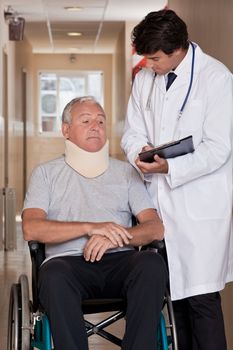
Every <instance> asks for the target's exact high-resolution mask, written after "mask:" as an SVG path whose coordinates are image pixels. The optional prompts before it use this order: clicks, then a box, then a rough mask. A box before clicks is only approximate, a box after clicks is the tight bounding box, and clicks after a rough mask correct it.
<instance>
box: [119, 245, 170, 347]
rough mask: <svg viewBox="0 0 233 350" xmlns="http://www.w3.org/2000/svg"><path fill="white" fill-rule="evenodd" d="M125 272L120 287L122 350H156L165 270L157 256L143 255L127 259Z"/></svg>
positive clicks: (165, 276)
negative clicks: (123, 322) (123, 328)
mask: <svg viewBox="0 0 233 350" xmlns="http://www.w3.org/2000/svg"><path fill="white" fill-rule="evenodd" d="M128 269H129V274H128V276H127V278H126V280H125V282H124V287H123V292H124V294H125V295H126V298H127V312H126V332H125V336H124V338H123V342H122V350H142V349H143V350H155V349H156V348H157V346H156V338H157V328H158V324H159V318H160V312H161V309H162V304H163V300H164V294H165V289H166V284H167V270H166V266H165V263H164V261H163V259H162V258H161V257H160V256H159V255H158V254H155V253H154V252H146V251H144V252H139V253H136V254H134V255H133V256H132V257H131V258H130V260H129V261H128Z"/></svg>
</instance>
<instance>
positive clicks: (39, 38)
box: [2, 0, 167, 53]
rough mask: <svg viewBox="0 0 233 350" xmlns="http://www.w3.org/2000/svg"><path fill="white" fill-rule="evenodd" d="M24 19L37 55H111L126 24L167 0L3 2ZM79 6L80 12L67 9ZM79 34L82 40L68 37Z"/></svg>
mask: <svg viewBox="0 0 233 350" xmlns="http://www.w3.org/2000/svg"><path fill="white" fill-rule="evenodd" d="M2 2H3V4H4V9H5V10H7V8H8V6H11V8H12V9H13V10H14V11H15V12H16V13H17V14H18V15H19V16H21V17H24V18H25V32H24V33H25V37H26V38H27V40H28V41H29V42H30V44H31V45H32V48H33V52H34V53H112V52H113V51H114V46H115V43H116V40H117V36H118V34H119V32H120V30H121V29H122V28H123V24H124V22H125V21H130V22H139V21H140V20H141V19H142V18H143V17H144V16H145V15H146V14H147V13H149V12H151V11H157V10H160V9H162V8H164V7H165V6H166V3H167V0H34V1H33V0H2ZM69 6H76V7H77V6H78V7H81V10H79V11H70V10H69V11H68V10H66V9H65V7H69ZM68 32H79V33H81V34H82V35H81V36H68V35H67V33H68Z"/></svg>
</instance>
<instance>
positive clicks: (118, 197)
mask: <svg viewBox="0 0 233 350" xmlns="http://www.w3.org/2000/svg"><path fill="white" fill-rule="evenodd" d="M26 208H40V209H43V210H44V211H45V212H46V213H47V217H48V219H49V220H58V221H81V222H104V221H108V222H109V221H113V222H115V223H118V224H120V225H122V226H124V227H130V226H131V219H132V214H133V215H135V216H136V215H137V214H138V213H139V212H141V211H142V210H144V209H148V208H154V205H153V202H152V200H151V199H150V197H149V195H148V193H147V190H146V188H145V186H144V184H143V181H142V179H141V178H140V176H139V175H138V173H137V171H136V170H135V169H134V168H133V167H132V166H131V165H130V164H129V163H127V162H123V161H120V160H117V159H114V158H110V162H109V167H108V169H107V170H106V171H105V173H104V174H102V175H100V176H98V177H96V178H91V179H90V178H85V177H83V176H81V175H80V174H78V173H77V172H76V171H75V170H73V169H72V168H71V167H70V166H69V165H68V164H67V163H66V162H65V160H64V157H60V158H58V159H55V160H52V161H49V162H47V163H44V164H42V165H39V166H37V167H36V168H35V169H34V171H33V172H32V175H31V178H30V182H29V186H28V191H27V194H26V198H25V202H24V208H23V210H24V209H26ZM87 240H88V237H87V236H83V237H80V238H77V239H73V240H69V241H67V242H63V243H56V244H46V257H47V258H51V257H54V256H62V255H82V253H83V248H84V246H85V244H86V242H87ZM125 249H129V247H124V248H123V250H125ZM117 250H122V248H118V249H117ZM112 251H116V249H115V250H112Z"/></svg>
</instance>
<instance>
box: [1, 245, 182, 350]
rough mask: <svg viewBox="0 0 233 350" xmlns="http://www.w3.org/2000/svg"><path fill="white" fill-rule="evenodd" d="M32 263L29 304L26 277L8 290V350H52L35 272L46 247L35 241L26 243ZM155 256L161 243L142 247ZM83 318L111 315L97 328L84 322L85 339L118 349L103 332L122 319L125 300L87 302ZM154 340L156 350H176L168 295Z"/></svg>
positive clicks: (114, 338)
mask: <svg viewBox="0 0 233 350" xmlns="http://www.w3.org/2000/svg"><path fill="white" fill-rule="evenodd" d="M28 244H29V250H30V256H31V261H32V301H31V300H30V298H29V284H28V279H27V276H25V275H21V276H20V277H19V280H18V283H17V284H13V285H12V287H11V295H10V304H9V318H8V342H7V350H19V349H20V350H29V349H33V348H37V349H41V350H51V349H52V341H51V331H50V325H49V321H48V318H47V316H46V314H45V313H44V312H43V310H42V309H41V306H40V303H39V298H38V287H37V281H38V272H39V267H40V265H41V264H42V262H43V260H44V259H45V245H44V244H43V243H39V242H37V241H30V242H29V243H28ZM143 249H153V250H155V251H156V252H158V251H160V250H162V249H164V242H163V241H162V242H161V241H155V242H152V244H150V245H148V246H146V247H143ZM82 310H83V314H84V315H88V314H96V313H105V312H114V313H113V314H112V315H110V316H108V317H107V318H105V319H104V320H101V321H100V322H98V323H97V324H93V323H91V322H90V321H88V320H86V319H84V322H85V327H86V332H87V336H88V337H89V336H91V335H93V334H97V335H99V336H101V337H103V338H105V339H107V340H108V341H110V342H111V343H113V344H116V345H118V346H121V342H122V340H121V339H120V338H118V337H117V336H115V335H114V334H112V333H110V332H109V331H107V330H104V328H106V327H107V326H109V325H111V324H113V323H115V322H116V321H118V320H120V319H122V318H124V317H125V313H126V301H125V300H124V299H106V298H105V299H103V298H100V299H86V300H83V302H82ZM156 338H157V343H158V350H178V344H177V336H176V329H175V320H174V313H173V308H172V302H171V299H170V295H169V293H168V291H167V292H166V295H165V297H164V306H163V312H162V313H161V318H160V325H159V329H158V334H157V335H155V341H156Z"/></svg>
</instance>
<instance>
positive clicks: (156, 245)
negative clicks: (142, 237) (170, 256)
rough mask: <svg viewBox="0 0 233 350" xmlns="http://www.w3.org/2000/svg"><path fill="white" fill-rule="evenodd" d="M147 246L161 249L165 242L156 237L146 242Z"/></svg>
mask: <svg viewBox="0 0 233 350" xmlns="http://www.w3.org/2000/svg"><path fill="white" fill-rule="evenodd" d="M147 247H148V248H155V249H163V248H164V247H165V243H164V240H162V241H159V240H157V239H156V240H155V241H153V242H151V243H150V244H148V245H147Z"/></svg>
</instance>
